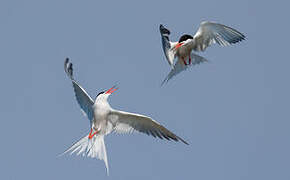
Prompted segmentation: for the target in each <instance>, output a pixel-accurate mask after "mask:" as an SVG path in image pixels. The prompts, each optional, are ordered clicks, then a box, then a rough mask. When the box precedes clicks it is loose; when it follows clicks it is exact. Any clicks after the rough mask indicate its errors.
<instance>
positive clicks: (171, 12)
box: [0, 0, 290, 180]
mask: <svg viewBox="0 0 290 180" xmlns="http://www.w3.org/2000/svg"><path fill="white" fill-rule="evenodd" d="M289 5H290V4H289V3H288V2H287V1H273V2H270V1H253V0H243V1H232V0H219V1H209V0H202V1H193V0H191V1H184V0H178V1H169V0H168V1H153V0H152V1H135V0H133V1H115V2H113V1H96V0H90V1H78V0H64V1H59V0H49V1H40V0H27V1H21V0H1V1H0V23H1V25H0V62H1V65H0V81H1V93H0V100H1V101H0V119H1V120H0V141H1V146H0V147H1V150H0V152H1V153H0V169H1V173H0V179H3V180H4V179H11V180H14V179H114V180H116V179H121V180H122V179H140V180H148V179H168V180H169V179H172V180H174V179H196V180H212V179H215V180H245V179H247V180H257V179H263V180H273V179H279V180H286V179H290V171H289V169H290V156H289V152H290V140H289V139H290V131H289V127H290V122H289V121H290V118H289V117H290V116H289V112H290V109H289V105H290V104H289V102H290V98H289V92H290V85H289V77H290V76H289V75H290V73H289V68H290V61H289V40H290V39H289V35H288V34H289V31H290V24H289V15H290V14H289ZM203 20H211V21H216V22H219V23H222V24H225V25H228V26H231V27H233V28H235V29H237V30H239V31H241V32H242V33H244V34H245V35H246V37H247V40H246V41H243V42H241V43H239V44H236V45H234V46H231V47H225V48H223V47H220V46H218V45H214V46H212V47H210V48H208V49H207V51H206V52H204V53H199V54H200V55H202V56H204V57H206V58H207V59H208V60H210V63H206V64H202V65H199V66H196V67H195V68H192V69H191V70H189V71H186V72H183V73H182V74H180V75H178V76H176V77H175V78H174V79H172V80H171V81H170V82H169V83H168V84H167V86H165V87H162V88H161V87H160V83H161V81H162V80H163V79H164V78H165V76H166V75H167V73H168V72H169V70H170V67H169V66H168V63H167V61H166V60H165V57H164V55H163V52H162V48H161V40H160V34H159V29H158V28H159V24H160V23H162V24H164V25H165V26H166V27H168V28H169V29H170V30H171V32H172V35H171V39H172V40H177V39H178V37H179V36H180V35H182V34H183V33H192V34H193V33H195V32H196V30H197V28H198V26H199V24H200V22H201V21H203ZM65 57H70V58H71V60H72V62H73V63H74V67H75V78H76V79H77V81H78V82H79V83H80V84H81V85H82V86H83V87H84V88H85V89H86V90H87V91H88V92H89V93H90V95H91V96H92V97H95V96H96V95H97V94H98V92H100V91H102V90H105V89H108V88H110V87H111V86H112V85H114V84H115V83H118V84H119V86H120V89H119V90H118V91H117V92H116V93H115V94H114V95H112V96H111V97H110V99H109V100H110V103H111V105H112V107H114V108H116V109H120V110H124V111H130V112H137V113H141V114H145V115H148V116H151V117H153V118H154V119H155V120H157V121H158V122H160V123H161V124H163V125H164V126H165V127H167V128H168V129H170V130H172V131H173V132H175V133H176V134H177V135H179V136H181V137H182V138H184V139H185V140H187V141H188V142H189V143H190V145H189V146H186V145H184V144H182V143H175V142H166V141H162V140H159V139H154V138H153V137H149V136H147V135H143V134H139V133H136V134H133V135H116V134H111V135H109V136H107V137H106V138H105V142H106V147H107V153H108V160H109V165H110V176H109V177H107V175H106V171H105V165H104V163H103V162H102V161H99V160H96V159H89V158H83V157H79V156H69V155H67V156H62V157H57V155H58V154H60V153H62V152H63V151H64V150H65V149H66V148H68V147H69V146H70V145H71V144H72V143H73V142H75V141H76V140H78V139H79V138H80V137H82V136H84V135H85V134H87V133H89V122H88V120H87V119H86V118H85V117H84V116H83V115H82V114H81V112H80V108H79V106H78V104H77V102H76V100H75V98H74V93H73V89H72V86H71V82H70V81H69V79H68V78H67V77H66V75H65V73H64V71H63V62H64V59H65Z"/></svg>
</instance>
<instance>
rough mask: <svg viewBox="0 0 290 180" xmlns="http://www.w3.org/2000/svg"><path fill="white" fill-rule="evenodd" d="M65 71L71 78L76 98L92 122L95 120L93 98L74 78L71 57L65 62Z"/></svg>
mask: <svg viewBox="0 0 290 180" xmlns="http://www.w3.org/2000/svg"><path fill="white" fill-rule="evenodd" d="M64 71H65V72H66V74H67V75H68V77H69V78H70V79H71V81H72V84H73V88H74V92H75V96H76V99H77V101H78V103H79V105H80V107H81V110H82V111H83V112H84V114H85V115H86V116H87V117H88V118H89V120H90V123H92V120H93V105H94V101H93V99H92V98H91V97H90V96H89V95H88V93H87V92H86V91H85V90H84V89H83V88H82V87H81V86H80V85H79V84H78V83H77V82H76V81H75V80H74V78H73V65H72V63H70V62H69V59H68V58H66V60H65V62H64Z"/></svg>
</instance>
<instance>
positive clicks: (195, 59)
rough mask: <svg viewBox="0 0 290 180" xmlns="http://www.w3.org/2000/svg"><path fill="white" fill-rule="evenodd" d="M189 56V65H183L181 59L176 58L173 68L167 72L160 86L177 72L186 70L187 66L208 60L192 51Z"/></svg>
mask: <svg viewBox="0 0 290 180" xmlns="http://www.w3.org/2000/svg"><path fill="white" fill-rule="evenodd" d="M190 57H191V60H192V62H191V64H190V65H184V63H183V61H182V60H181V59H178V61H177V62H176V63H175V65H174V68H173V69H172V70H171V71H170V72H169V74H168V75H167V76H166V78H165V79H164V80H163V81H162V83H161V86H162V85H164V84H166V83H167V82H168V81H169V80H170V79H171V78H173V77H174V76H176V75H177V74H179V73H181V72H182V71H185V70H187V69H188V68H189V67H192V66H195V65H197V64H200V63H203V62H208V60H207V59H205V58H204V57H202V56H199V55H197V54H194V53H191V54H190Z"/></svg>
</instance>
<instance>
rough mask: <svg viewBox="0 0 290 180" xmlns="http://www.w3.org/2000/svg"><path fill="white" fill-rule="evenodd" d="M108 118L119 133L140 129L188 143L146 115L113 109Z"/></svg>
mask: <svg viewBox="0 0 290 180" xmlns="http://www.w3.org/2000/svg"><path fill="white" fill-rule="evenodd" d="M108 120H109V122H110V123H111V124H112V125H113V129H114V131H115V132H118V133H130V132H132V131H139V132H142V133H145V134H147V135H152V136H154V137H159V138H160V139H163V138H165V139H167V140H171V139H172V140H174V141H182V142H183V143H185V144H188V143H187V142H186V141H184V140H183V139H182V138H180V137H178V136H176V135H175V134H174V133H172V132H170V131H169V130H168V129H166V128H165V127H163V126H162V125H160V124H159V123H158V122H156V121H154V120H153V119H151V118H150V117H147V116H144V115H140V114H134V113H128V112H124V111H117V110H112V111H111V112H110V114H109V116H108Z"/></svg>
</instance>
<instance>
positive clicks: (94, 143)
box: [62, 135, 109, 175]
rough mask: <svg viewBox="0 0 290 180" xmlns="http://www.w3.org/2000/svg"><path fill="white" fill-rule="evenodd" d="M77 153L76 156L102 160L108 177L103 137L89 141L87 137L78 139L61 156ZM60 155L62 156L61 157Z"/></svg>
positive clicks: (96, 137)
mask: <svg viewBox="0 0 290 180" xmlns="http://www.w3.org/2000/svg"><path fill="white" fill-rule="evenodd" d="M69 152H70V154H73V153H75V152H76V153H77V155H80V154H81V155H83V156H87V157H91V158H98V159H100V160H103V161H104V162H105V165H106V169H107V175H109V165H108V159H107V151H106V146H105V141H104V135H96V136H94V137H93V138H92V139H89V137H88V135H87V136H85V137H83V138H82V139H80V140H79V141H78V142H76V143H75V144H73V145H72V146H71V147H70V148H68V149H67V150H66V151H65V152H64V153H63V154H66V153H69ZM63 154H62V155H63Z"/></svg>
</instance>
